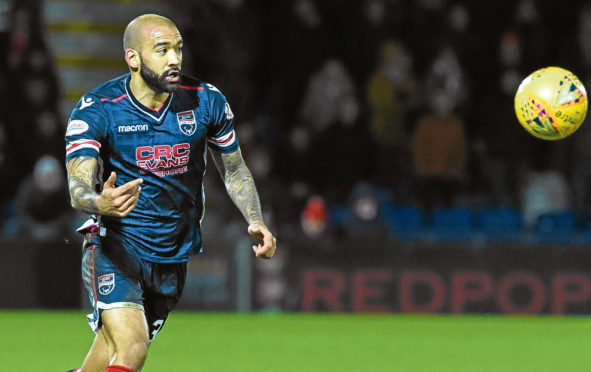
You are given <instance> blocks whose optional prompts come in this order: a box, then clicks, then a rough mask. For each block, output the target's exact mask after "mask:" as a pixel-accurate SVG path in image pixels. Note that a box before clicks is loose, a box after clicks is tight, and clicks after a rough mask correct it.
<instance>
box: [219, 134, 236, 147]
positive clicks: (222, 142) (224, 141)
mask: <svg viewBox="0 0 591 372" xmlns="http://www.w3.org/2000/svg"><path fill="white" fill-rule="evenodd" d="M232 138H234V131H232V132H230V136H229V137H228V138H226V139H225V140H222V141H220V140H215V142H216V143H219V144H220V145H223V144H224V143H228V142H230V141H231V140H232Z"/></svg>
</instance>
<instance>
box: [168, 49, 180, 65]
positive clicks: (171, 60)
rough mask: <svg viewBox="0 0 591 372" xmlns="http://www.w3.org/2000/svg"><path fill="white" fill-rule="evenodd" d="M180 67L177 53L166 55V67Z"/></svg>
mask: <svg viewBox="0 0 591 372" xmlns="http://www.w3.org/2000/svg"><path fill="white" fill-rule="evenodd" d="M180 65H181V56H180V54H179V53H176V52H171V53H168V66H177V67H180Z"/></svg>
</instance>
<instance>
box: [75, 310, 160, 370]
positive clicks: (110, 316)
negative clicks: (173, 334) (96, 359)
mask: <svg viewBox="0 0 591 372" xmlns="http://www.w3.org/2000/svg"><path fill="white" fill-rule="evenodd" d="M101 317H102V321H103V328H102V330H103V331H104V333H105V335H106V336H107V337H106V341H107V343H108V344H109V345H110V348H111V350H113V353H112V354H111V356H112V359H111V360H110V364H112V365H118V366H124V367H127V368H131V369H133V370H136V371H139V370H140V369H141V368H142V367H143V365H144V362H145V360H146V357H147V355H148V346H149V341H148V325H147V323H146V318H145V316H144V312H143V311H142V310H140V309H137V308H116V309H110V310H105V311H103V312H102V315H101ZM83 371H84V370H83ZM84 372H86V371H84Z"/></svg>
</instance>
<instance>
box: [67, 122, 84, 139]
mask: <svg viewBox="0 0 591 372" xmlns="http://www.w3.org/2000/svg"><path fill="white" fill-rule="evenodd" d="M87 130H88V123H87V122H85V121H84V120H70V121H69V122H68V129H66V136H75V135H77V134H82V133H84V132H86V131H87Z"/></svg>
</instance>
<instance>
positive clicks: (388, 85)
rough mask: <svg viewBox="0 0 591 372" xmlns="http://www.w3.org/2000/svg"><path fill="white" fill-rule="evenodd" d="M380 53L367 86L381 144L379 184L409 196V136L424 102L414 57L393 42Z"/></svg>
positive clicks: (372, 122) (370, 118)
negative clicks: (417, 111) (420, 97)
mask: <svg viewBox="0 0 591 372" xmlns="http://www.w3.org/2000/svg"><path fill="white" fill-rule="evenodd" d="M378 54H379V57H378V59H379V62H378V65H377V68H376V70H375V71H374V72H373V73H372V75H371V76H370V79H369V83H368V87H367V90H368V92H367V96H368V97H367V101H368V102H367V104H368V122H369V127H370V131H371V134H372V137H373V140H374V141H375V142H376V144H377V145H378V148H377V153H378V157H377V178H376V182H378V183H379V184H381V185H384V186H388V187H390V188H392V189H393V190H394V191H395V193H396V195H399V196H400V197H405V195H406V194H407V191H406V190H408V188H409V187H408V180H409V179H410V178H411V177H412V166H411V161H410V159H411V156H410V147H409V145H408V143H409V138H410V135H409V133H410V128H411V123H412V121H413V120H414V115H415V114H416V112H415V111H416V110H417V108H418V105H419V102H420V101H419V92H418V86H417V85H418V84H417V81H416V76H415V74H414V71H413V57H412V55H411V54H410V52H409V50H408V49H406V48H405V47H404V46H403V45H402V44H401V43H400V42H397V41H391V40H387V41H384V42H383V43H382V44H381V45H380V48H379V51H378ZM393 174H396V177H392V175H393Z"/></svg>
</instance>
